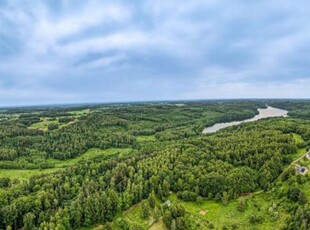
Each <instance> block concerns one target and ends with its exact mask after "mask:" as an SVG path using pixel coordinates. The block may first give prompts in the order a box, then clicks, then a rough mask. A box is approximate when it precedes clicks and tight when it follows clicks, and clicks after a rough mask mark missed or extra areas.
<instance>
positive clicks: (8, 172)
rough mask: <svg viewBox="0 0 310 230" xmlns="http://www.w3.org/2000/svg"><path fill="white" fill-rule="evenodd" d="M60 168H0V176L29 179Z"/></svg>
mask: <svg viewBox="0 0 310 230" xmlns="http://www.w3.org/2000/svg"><path fill="white" fill-rule="evenodd" d="M58 170H60V169H59V168H51V169H42V170H41V169H29V170H28V169H25V170H24V169H0V178H1V177H8V178H10V179H11V180H14V179H18V180H28V179H29V178H30V177H32V176H35V175H39V174H49V173H53V172H56V171H58Z"/></svg>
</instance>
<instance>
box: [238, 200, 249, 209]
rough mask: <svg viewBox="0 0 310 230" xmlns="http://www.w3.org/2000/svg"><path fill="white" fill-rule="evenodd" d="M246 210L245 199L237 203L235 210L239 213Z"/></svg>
mask: <svg viewBox="0 0 310 230" xmlns="http://www.w3.org/2000/svg"><path fill="white" fill-rule="evenodd" d="M246 208H247V200H246V199H241V200H240V201H239V203H238V206H237V209H238V210H239V211H240V212H244V211H245V210H246Z"/></svg>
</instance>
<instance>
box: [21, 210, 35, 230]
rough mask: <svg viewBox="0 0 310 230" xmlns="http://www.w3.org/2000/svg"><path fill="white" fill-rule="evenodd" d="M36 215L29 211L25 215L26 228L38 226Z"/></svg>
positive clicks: (32, 229) (31, 228) (29, 229)
mask: <svg viewBox="0 0 310 230" xmlns="http://www.w3.org/2000/svg"><path fill="white" fill-rule="evenodd" d="M34 218H35V215H34V214H33V213H31V212H28V213H26V214H25V216H24V230H34V229H36V226H35V224H34Z"/></svg>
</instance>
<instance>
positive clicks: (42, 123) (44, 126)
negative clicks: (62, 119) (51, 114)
mask: <svg viewBox="0 0 310 230" xmlns="http://www.w3.org/2000/svg"><path fill="white" fill-rule="evenodd" d="M53 123H54V124H57V125H59V122H58V120H50V119H47V118H41V121H40V122H38V123H34V124H32V125H31V126H29V128H30V129H41V130H44V131H47V129H48V126H49V125H50V124H53Z"/></svg>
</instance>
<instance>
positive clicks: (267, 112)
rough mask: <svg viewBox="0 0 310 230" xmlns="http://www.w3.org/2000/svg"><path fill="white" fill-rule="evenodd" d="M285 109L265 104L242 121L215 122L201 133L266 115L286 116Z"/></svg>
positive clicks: (255, 119)
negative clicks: (265, 105) (265, 106)
mask: <svg viewBox="0 0 310 230" xmlns="http://www.w3.org/2000/svg"><path fill="white" fill-rule="evenodd" d="M287 112H288V111H286V110H283V109H278V108H274V107H271V106H267V108H265V109H258V114H257V115H256V116H254V117H252V118H250V119H246V120H243V121H232V122H223V123H216V124H214V125H213V126H210V127H207V128H205V129H204V130H203V131H202V133H204V134H205V133H215V132H217V131H218V130H220V129H223V128H226V127H229V126H233V125H239V124H241V123H243V122H251V121H257V120H259V119H263V118H268V117H287Z"/></svg>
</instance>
